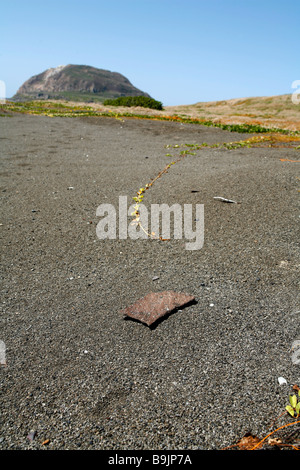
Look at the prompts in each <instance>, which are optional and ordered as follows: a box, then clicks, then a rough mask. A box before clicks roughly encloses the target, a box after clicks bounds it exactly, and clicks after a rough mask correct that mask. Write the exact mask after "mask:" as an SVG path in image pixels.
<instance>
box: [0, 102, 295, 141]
mask: <svg viewBox="0 0 300 470" xmlns="http://www.w3.org/2000/svg"><path fill="white" fill-rule="evenodd" d="M144 98H146V100H147V99H148V98H147V97H143V99H144ZM153 101H155V100H153ZM145 102H146V101H145ZM115 106H117V105H115ZM123 106H124V105H123ZM123 111H124V110H123ZM157 111H158V110H157ZM0 112H1V113H2V114H3V113H7V114H9V113H23V114H37V115H39V114H40V115H44V116H49V117H77V116H81V117H89V116H107V117H114V118H117V119H120V118H124V117H127V118H135V119H153V120H160V121H171V122H179V123H182V124H198V125H199V124H200V125H203V126H211V127H218V128H220V129H223V130H226V131H229V132H238V133H243V134H246V133H248V134H270V133H272V134H274V133H277V134H282V135H286V136H297V135H300V131H291V130H288V129H281V128H275V127H274V128H273V127H272V128H271V127H270V128H269V127H264V126H261V125H259V124H248V123H246V124H245V123H243V124H224V123H221V122H215V121H212V120H209V119H205V118H203V119H202V118H192V117H189V116H179V115H176V114H175V115H166V114H162V113H159V112H158V113H155V111H154V114H147V113H146V112H145V114H138V113H136V112H128V113H126V112H119V110H118V109H117V110H116V112H114V111H112V110H110V109H109V108H108V106H107V105H106V106H104V107H103V106H99V107H96V106H87V105H82V104H79V103H78V104H76V103H70V102H64V103H61V102H59V101H44V100H36V101H26V102H13V101H7V102H6V104H2V105H1V106H0Z"/></svg>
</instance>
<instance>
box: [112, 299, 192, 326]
mask: <svg viewBox="0 0 300 470" xmlns="http://www.w3.org/2000/svg"><path fill="white" fill-rule="evenodd" d="M193 302H195V297H194V296H193V295H190V294H186V293H181V292H174V291H163V292H150V293H149V294H147V295H146V296H145V297H143V298H141V299H139V300H138V301H137V302H135V303H134V304H133V305H130V306H129V307H127V308H125V309H123V310H121V313H122V314H123V315H124V316H125V317H130V318H133V319H135V320H138V321H140V322H141V323H144V324H145V325H147V326H152V325H153V324H154V323H156V322H157V321H158V320H161V319H162V318H163V317H166V316H167V315H169V314H170V313H173V312H174V311H175V310H177V309H179V308H181V307H184V306H186V305H188V304H190V303H193Z"/></svg>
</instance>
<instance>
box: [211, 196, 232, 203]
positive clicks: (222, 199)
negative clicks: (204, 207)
mask: <svg viewBox="0 0 300 470" xmlns="http://www.w3.org/2000/svg"><path fill="white" fill-rule="evenodd" d="M214 199H218V200H219V201H222V202H229V203H233V204H237V202H236V201H232V200H231V199H226V198H225V197H214Z"/></svg>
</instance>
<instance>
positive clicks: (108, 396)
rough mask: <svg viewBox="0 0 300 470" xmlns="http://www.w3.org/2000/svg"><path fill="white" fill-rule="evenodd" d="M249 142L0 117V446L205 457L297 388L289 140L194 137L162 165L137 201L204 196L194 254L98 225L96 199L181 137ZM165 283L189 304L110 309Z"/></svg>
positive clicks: (295, 156)
mask: <svg viewBox="0 0 300 470" xmlns="http://www.w3.org/2000/svg"><path fill="white" fill-rule="evenodd" d="M248 137H249V135H243V134H235V133H231V132H227V131H223V130H221V129H218V128H208V127H204V126H200V125H193V124H180V123H174V122H173V123H172V122H159V121H150V120H137V119H130V118H124V119H114V118H106V117H100V118H85V119H81V118H58V117H57V118H50V117H45V116H30V115H17V114H16V115H13V116H12V117H9V116H6V117H5V116H2V117H0V142H1V148H0V152H1V189H0V191H1V199H2V200H1V221H0V222H1V226H0V233H1V251H2V262H1V272H2V281H1V307H2V312H1V330H0V340H1V341H2V343H1V344H2V345H3V344H4V345H5V362H6V365H4V364H2V367H1V368H0V374H1V424H0V449H2V450H6V449H9V450H11V449H15V450H17V449H20V450H25V449H45V450H46V449H48V450H51V449H52V450H65V449H68V450H71V449H99V450H100V449H105V450H118V449H120V450H121V449H123V450H130V449H139V450H143V449H146V450H152V449H156V450H164V449H166V450H172V449H177V450H180V449H185V450H197V449H200V450H212V449H217V450H218V449H222V448H224V447H226V446H230V445H232V444H233V443H235V442H237V441H238V440H239V439H241V438H242V437H243V436H244V435H245V434H246V433H251V434H253V435H254V436H259V437H264V435H266V433H267V432H268V431H269V427H270V425H271V424H272V422H273V421H274V419H276V418H277V417H278V416H279V415H280V414H281V413H282V412H283V411H284V409H285V406H286V405H287V404H288V394H289V392H290V390H291V386H292V385H294V384H298V385H300V383H299V382H300V378H299V377H300V369H299V367H300V366H299V355H298V359H297V357H296V359H295V351H294V350H293V344H295V342H296V341H297V340H300V331H299V311H300V306H299V285H298V279H299V221H300V219H299V215H300V211H299V176H300V175H299V163H297V162H296V160H299V150H298V151H297V150H296V149H290V148H268V147H266V148H247V147H245V148H240V149H235V150H228V149H219V148H210V147H207V148H202V149H201V150H197V151H195V155H192V154H188V155H186V156H185V157H184V158H182V159H181V160H180V161H178V162H177V163H176V164H175V165H172V166H171V168H170V169H169V171H168V173H166V174H164V175H163V176H162V177H161V178H159V179H158V180H157V181H156V182H155V184H153V186H152V187H151V188H150V189H149V190H147V191H146V193H145V198H144V204H145V205H146V206H147V207H149V209H150V207H151V204H157V203H159V204H162V203H165V204H168V205H169V206H171V205H172V204H175V203H176V204H179V205H180V206H181V207H183V205H184V204H192V205H193V207H194V206H195V205H196V204H203V206H204V222H205V223H204V228H205V230H204V245H203V247H202V248H201V249H199V250H186V240H184V239H178V240H176V239H173V238H171V240H170V241H166V242H163V241H160V240H150V239H138V240H133V239H131V238H127V239H119V238H117V239H113V240H111V239H106V240H103V239H99V238H98V237H97V234H96V227H97V224H98V223H99V220H100V218H99V217H97V215H96V210H97V208H98V207H99V206H100V205H102V204H105V203H107V204H112V205H113V206H114V207H116V209H118V204H119V196H127V197H128V206H129V205H130V204H131V203H132V202H133V201H132V197H133V196H136V192H137V191H138V190H139V188H141V187H144V186H145V185H146V184H147V183H149V182H151V179H153V178H155V177H156V176H157V175H158V173H159V172H160V171H161V170H162V169H163V168H165V166H166V165H167V164H168V162H171V161H173V160H176V159H177V158H178V157H179V156H180V151H181V150H183V149H184V150H186V149H189V147H181V146H182V145H184V144H200V143H203V142H206V143H208V144H213V143H221V142H233V141H237V140H243V139H246V138H248ZM167 145H169V146H170V147H168V148H166V146H167ZM174 145H177V146H178V147H176V148H174ZM191 151H192V150H191ZM167 154H170V155H169V156H167ZM215 197H223V198H228V199H231V200H234V201H237V202H239V204H235V203H224V202H222V201H221V200H217V199H214V198H215ZM129 223H130V217H129V218H128V224H129ZM166 290H172V291H176V292H186V293H188V294H191V295H193V296H195V299H196V303H194V304H193V305H189V306H187V307H186V308H183V309H180V310H179V311H177V312H174V313H173V314H172V315H170V316H168V318H166V319H165V320H164V321H162V322H160V323H159V324H158V325H157V326H156V327H155V328H152V329H151V328H149V327H147V326H145V325H143V324H142V323H140V322H135V321H132V320H125V319H124V318H123V316H122V315H121V314H120V311H121V310H122V309H124V308H126V307H127V306H129V305H131V304H133V303H134V302H135V301H136V300H138V299H140V298H141V297H143V296H145V295H147V294H148V293H149V292H160V291H166ZM2 361H4V360H3V353H2ZM279 377H284V378H285V379H286V381H287V385H279V382H278V378H279ZM283 422H286V417H282V418H281V420H279V421H278V423H277V424H278V425H280V423H283Z"/></svg>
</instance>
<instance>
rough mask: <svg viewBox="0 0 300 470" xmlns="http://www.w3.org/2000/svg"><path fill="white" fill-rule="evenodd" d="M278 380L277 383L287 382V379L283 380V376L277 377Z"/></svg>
mask: <svg viewBox="0 0 300 470" xmlns="http://www.w3.org/2000/svg"><path fill="white" fill-rule="evenodd" d="M278 382H279V385H284V384H287V381H286V380H285V378H284V377H278Z"/></svg>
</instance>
